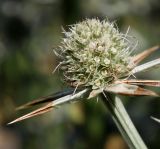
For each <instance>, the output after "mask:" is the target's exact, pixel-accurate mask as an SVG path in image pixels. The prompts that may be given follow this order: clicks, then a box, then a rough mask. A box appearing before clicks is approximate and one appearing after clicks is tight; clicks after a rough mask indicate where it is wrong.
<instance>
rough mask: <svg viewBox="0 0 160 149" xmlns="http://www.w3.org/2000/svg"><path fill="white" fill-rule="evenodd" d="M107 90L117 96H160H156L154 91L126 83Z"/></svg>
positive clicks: (112, 86)
mask: <svg viewBox="0 0 160 149" xmlns="http://www.w3.org/2000/svg"><path fill="white" fill-rule="evenodd" d="M105 90H106V91H108V92H112V93H116V94H122V95H130V96H138V95H139V96H140V95H145V96H158V94H156V93H155V92H153V91H150V90H147V89H144V88H141V87H139V86H136V85H130V84H125V83H120V84H114V85H111V86H110V87H107V88H105Z"/></svg>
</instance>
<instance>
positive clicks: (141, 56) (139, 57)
mask: <svg viewBox="0 0 160 149" xmlns="http://www.w3.org/2000/svg"><path fill="white" fill-rule="evenodd" d="M158 49H159V46H158V45H157V46H154V47H152V48H149V49H147V50H145V51H143V52H142V53H140V54H138V55H136V56H134V57H133V59H132V60H133V62H134V64H135V65H137V64H139V63H140V62H141V61H142V60H144V59H145V58H147V57H148V56H149V55H150V54H151V53H152V52H155V51H156V50H158Z"/></svg>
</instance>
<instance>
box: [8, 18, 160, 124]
mask: <svg viewBox="0 0 160 149" xmlns="http://www.w3.org/2000/svg"><path fill="white" fill-rule="evenodd" d="M127 34H128V33H126V34H122V33H120V32H119V31H118V29H117V28H116V27H114V24H113V23H110V22H109V21H107V20H103V21H100V20H98V19H86V20H84V21H82V22H80V23H77V24H74V25H72V26H71V27H70V29H69V31H64V36H65V37H64V38H63V40H62V43H61V46H60V48H59V49H58V51H57V50H56V54H57V55H58V56H59V57H60V58H61V62H60V64H59V65H58V66H59V67H60V69H61V70H62V71H63V74H64V80H65V81H66V82H67V84H69V85H70V86H72V87H74V88H73V89H69V90H68V91H65V92H61V93H57V94H54V95H51V96H47V97H44V98H41V99H38V100H36V101H33V102H30V103H27V104H25V105H23V106H21V107H19V108H18V109H23V108H27V107H30V106H33V105H37V104H41V103H48V104H47V105H45V106H44V107H42V108H39V109H37V110H35V111H33V112H31V113H29V114H26V115H24V116H22V117H20V118H18V119H16V120H14V121H12V122H11V123H14V122H17V121H21V120H23V119H26V118H29V117H33V116H35V115H39V114H42V113H45V112H47V111H50V110H51V109H52V108H53V107H55V106H57V105H60V104H63V103H66V102H72V101H75V100H79V99H84V98H88V99H89V98H92V97H96V96H98V95H99V94H101V93H103V92H104V91H106V92H111V93H116V94H124V95H149V96H158V94H156V93H155V92H153V91H150V90H148V89H144V88H142V87H139V85H144V86H155V87H160V81H157V80H137V79H130V78H131V77H132V76H134V77H135V74H136V73H138V72H141V71H144V70H148V69H149V68H151V67H154V66H157V65H159V64H160V59H156V60H153V61H151V62H148V63H145V64H142V65H140V66H137V65H138V64H139V62H141V61H142V60H143V59H144V58H146V57H147V56H149V55H150V54H151V53H152V52H154V51H155V50H157V49H159V46H155V47H153V48H150V49H148V50H145V51H144V52H142V53H140V54H138V55H136V56H133V55H132V51H133V50H134V49H135V47H136V43H135V42H132V41H133V40H132V37H130V36H128V35H127Z"/></svg>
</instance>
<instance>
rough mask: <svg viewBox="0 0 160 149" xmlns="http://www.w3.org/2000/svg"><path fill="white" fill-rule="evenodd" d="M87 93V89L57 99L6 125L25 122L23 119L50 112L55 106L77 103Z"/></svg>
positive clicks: (87, 94)
mask: <svg viewBox="0 0 160 149" xmlns="http://www.w3.org/2000/svg"><path fill="white" fill-rule="evenodd" d="M89 93H90V89H88V88H87V89H84V90H82V91H79V92H78V93H76V94H74V95H72V94H69V95H66V96H63V97H61V98H58V99H57V100H54V101H51V102H50V103H49V104H47V105H45V106H43V107H41V108H39V109H37V110H34V111H33V112H30V113H28V114H26V115H24V116H22V117H20V118H17V119H15V120H14V121H12V122H10V123H8V125H9V124H13V123H15V122H19V121H22V120H25V119H28V118H31V117H33V116H37V115H40V114H43V113H46V112H48V111H50V110H52V109H53V107H56V106H59V105H62V104H65V103H69V102H74V101H78V100H80V99H83V98H85V97H86V98H88V96H89Z"/></svg>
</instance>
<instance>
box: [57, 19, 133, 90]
mask: <svg viewBox="0 0 160 149" xmlns="http://www.w3.org/2000/svg"><path fill="white" fill-rule="evenodd" d="M64 35H65V37H64V38H63V40H62V46H61V47H60V55H61V56H62V65H61V69H62V70H63V72H64V77H65V80H66V81H67V82H68V83H69V84H71V85H73V86H80V85H82V86H92V88H93V89H95V88H104V87H106V86H107V85H110V84H112V83H113V82H114V81H115V80H117V79H118V78H122V77H124V76H126V75H128V73H129V72H130V70H131V68H133V64H132V63H131V56H130V53H131V49H132V48H133V44H131V41H129V39H127V37H126V35H124V34H122V33H120V32H119V31H118V29H116V28H115V27H114V25H113V23H110V22H108V21H106V20H103V21H100V20H98V19H86V20H84V21H83V22H80V23H77V24H74V25H72V26H71V28H70V29H69V31H67V32H66V31H64Z"/></svg>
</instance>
